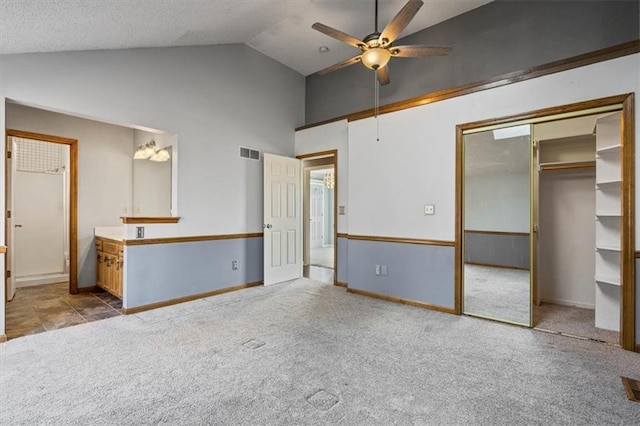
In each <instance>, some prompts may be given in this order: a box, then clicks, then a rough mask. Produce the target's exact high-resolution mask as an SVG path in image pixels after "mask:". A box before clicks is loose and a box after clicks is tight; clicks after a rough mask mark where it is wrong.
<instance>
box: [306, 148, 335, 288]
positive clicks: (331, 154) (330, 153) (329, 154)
mask: <svg viewBox="0 0 640 426" xmlns="http://www.w3.org/2000/svg"><path fill="white" fill-rule="evenodd" d="M296 158H297V159H299V160H302V161H303V167H302V170H303V173H305V170H306V168H305V167H304V161H305V160H319V159H321V158H333V176H334V178H335V184H334V187H333V285H336V286H337V285H338V187H339V184H340V179H339V176H338V150H337V149H332V150H327V151H320V152H312V153H309V154H301V155H298V156H296ZM330 165H331V164H330V163H329V164H326V165H325V166H330ZM302 186H303V188H302V197H303V199H306V194H307V193H308V190H307V188H306V185H302ZM307 204H308V203H306V202H305V203H303V209H308V208H309V206H308V205H307ZM304 217H305V215H304V214H303V220H304ZM302 235H303V237H302V247H303V250H304V248H305V247H306V244H307V239H308V236H307V235H306V232H303V234H302Z"/></svg>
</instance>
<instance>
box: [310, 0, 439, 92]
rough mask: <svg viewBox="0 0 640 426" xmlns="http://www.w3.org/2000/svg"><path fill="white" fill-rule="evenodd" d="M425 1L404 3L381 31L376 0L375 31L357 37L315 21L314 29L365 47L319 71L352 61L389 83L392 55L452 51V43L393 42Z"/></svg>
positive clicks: (354, 45)
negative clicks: (414, 43) (356, 53)
mask: <svg viewBox="0 0 640 426" xmlns="http://www.w3.org/2000/svg"><path fill="white" fill-rule="evenodd" d="M423 4H424V3H423V2H422V1H421V0H409V2H407V4H405V5H404V7H403V8H402V9H400V12H398V13H397V15H396V16H394V17H393V19H391V21H389V23H388V24H387V26H386V27H385V28H384V29H383V30H382V32H379V31H378V0H376V14H375V23H374V26H375V31H374V32H372V33H371V34H369V35H368V36H366V37H365V38H363V39H362V40H358V39H357V38H355V37H353V36H351V35H349V34H346V33H343V32H342V31H339V30H336V29H334V28H331V27H329V26H327V25H324V24H321V23H320V22H316V23H315V24H313V25H312V26H311V28H313V29H314V30H317V31H320V32H321V33H323V34H326V35H328V36H329V37H333V38H335V39H337V40H340V41H342V42H344V43H347V44H349V45H351V46H353V47H357V48H358V49H360V50H361V51H362V53H361V54H359V55H357V56H354V57H353V58H349V59H347V60H344V61H342V62H338V63H337V64H335V65H332V66H330V67H328V68H325V69H323V70H321V71H319V72H318V74H327V73H330V72H332V71H336V70H339V69H340V68H344V67H347V66H349V65H353V64H355V63H357V62H362V64H363V65H364V66H365V67H367V68H370V69H372V70H374V71H375V72H376V76H377V78H378V81H379V82H380V84H381V85H383V86H384V85H385V84H389V82H390V81H391V80H390V79H389V68H388V67H387V63H388V62H389V60H390V59H391V58H392V57H398V58H412V57H420V56H430V55H448V54H449V52H450V51H451V48H450V47H444V46H425V45H412V46H393V45H392V43H393V42H394V41H395V40H396V39H397V38H398V36H400V33H402V31H403V30H404V29H405V28H406V27H407V25H409V22H411V20H412V19H413V17H414V16H415V15H416V13H418V10H419V9H420V8H421V7H422V5H423Z"/></svg>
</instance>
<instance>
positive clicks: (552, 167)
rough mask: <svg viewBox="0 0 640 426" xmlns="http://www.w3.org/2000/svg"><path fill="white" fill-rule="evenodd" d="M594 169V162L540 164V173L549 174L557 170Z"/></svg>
mask: <svg viewBox="0 0 640 426" xmlns="http://www.w3.org/2000/svg"><path fill="white" fill-rule="evenodd" d="M595 167H596V162H595V161H573V162H567V163H548V164H540V171H541V172H550V171H557V170H575V169H594V168H595Z"/></svg>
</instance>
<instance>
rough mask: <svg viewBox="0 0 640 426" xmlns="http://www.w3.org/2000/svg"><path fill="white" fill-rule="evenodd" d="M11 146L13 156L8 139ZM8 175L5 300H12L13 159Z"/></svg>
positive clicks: (13, 141) (13, 292) (14, 277)
mask: <svg viewBox="0 0 640 426" xmlns="http://www.w3.org/2000/svg"><path fill="white" fill-rule="evenodd" d="M10 140H11V142H10V143H11V145H10V150H11V153H12V154H13V155H15V154H16V152H17V146H16V141H15V140H14V139H13V138H10ZM7 161H8V164H7V165H8V168H9V173H7V210H8V211H10V212H11V215H7V231H8V232H7V234H8V235H7V247H8V250H7V255H6V258H5V261H6V262H7V269H8V270H9V271H11V276H10V277H9V278H6V280H7V281H6V287H5V289H6V292H7V296H6V299H7V300H11V299H13V297H14V296H15V295H16V276H15V273H14V271H15V270H16V261H15V256H14V255H13V253H14V251H13V250H14V240H15V220H14V216H15V215H14V214H13V194H14V193H15V176H16V161H15V160H14V159H13V158H9V159H8V160H7Z"/></svg>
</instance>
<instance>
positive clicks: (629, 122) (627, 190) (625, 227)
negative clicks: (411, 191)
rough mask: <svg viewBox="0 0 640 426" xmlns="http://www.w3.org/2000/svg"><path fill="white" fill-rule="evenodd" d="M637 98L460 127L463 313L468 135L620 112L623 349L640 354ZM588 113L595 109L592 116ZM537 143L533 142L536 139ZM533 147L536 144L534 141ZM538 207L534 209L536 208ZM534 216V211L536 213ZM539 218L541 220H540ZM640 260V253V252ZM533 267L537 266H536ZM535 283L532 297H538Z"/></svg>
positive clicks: (458, 302) (458, 289) (458, 276)
mask: <svg viewBox="0 0 640 426" xmlns="http://www.w3.org/2000/svg"><path fill="white" fill-rule="evenodd" d="M634 107H635V95H634V94H633V93H627V94H622V95H617V96H610V97H606V98H600V99H594V100H590V101H584V102H577V103H573V104H568V105H561V106H556V107H551V108H545V109H541V110H536V111H530V112H525V113H522V114H516V115H511V116H506V117H498V118H493V119H488V120H483V121H477V122H472V123H465V124H459V125H458V126H456V242H455V250H456V273H455V280H456V282H455V307H456V309H455V310H456V313H457V314H462V297H463V294H462V293H463V288H462V268H463V266H464V265H463V253H462V238H463V235H464V232H463V229H462V228H463V223H462V201H463V189H462V185H463V182H462V180H463V178H464V170H463V153H464V151H463V143H464V142H463V140H464V133H465V132H468V131H469V130H472V129H479V128H490V127H494V126H495V127H504V126H505V125H519V124H534V123H540V122H544V121H552V120H558V119H563V118H571V117H578V116H581V115H586V114H593V113H594V110H595V112H607V111H611V112H613V111H620V113H621V116H622V124H621V129H620V130H621V143H622V155H621V163H622V164H621V167H622V190H621V195H622V209H621V210H622V223H621V253H620V256H621V292H620V295H621V297H620V305H621V306H620V346H621V347H622V348H623V349H626V350H630V351H634V350H635V351H636V352H640V345H637V346H636V343H635V336H636V330H635V317H636V305H635V298H636V283H635V259H636V255H637V254H636V251H635V146H634V144H635V111H634V109H635V108H634ZM586 110H591V111H589V112H588V113H587V112H586ZM532 140H533V139H532ZM532 144H533V142H532ZM533 208H534V206H533V205H532V206H531V209H533ZM532 214H533V212H532ZM536 219H537V218H536ZM638 257H640V253H638ZM532 265H533V264H532ZM536 290H537V289H536V288H535V281H533V284H532V289H531V291H532V294H535V291H536Z"/></svg>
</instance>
